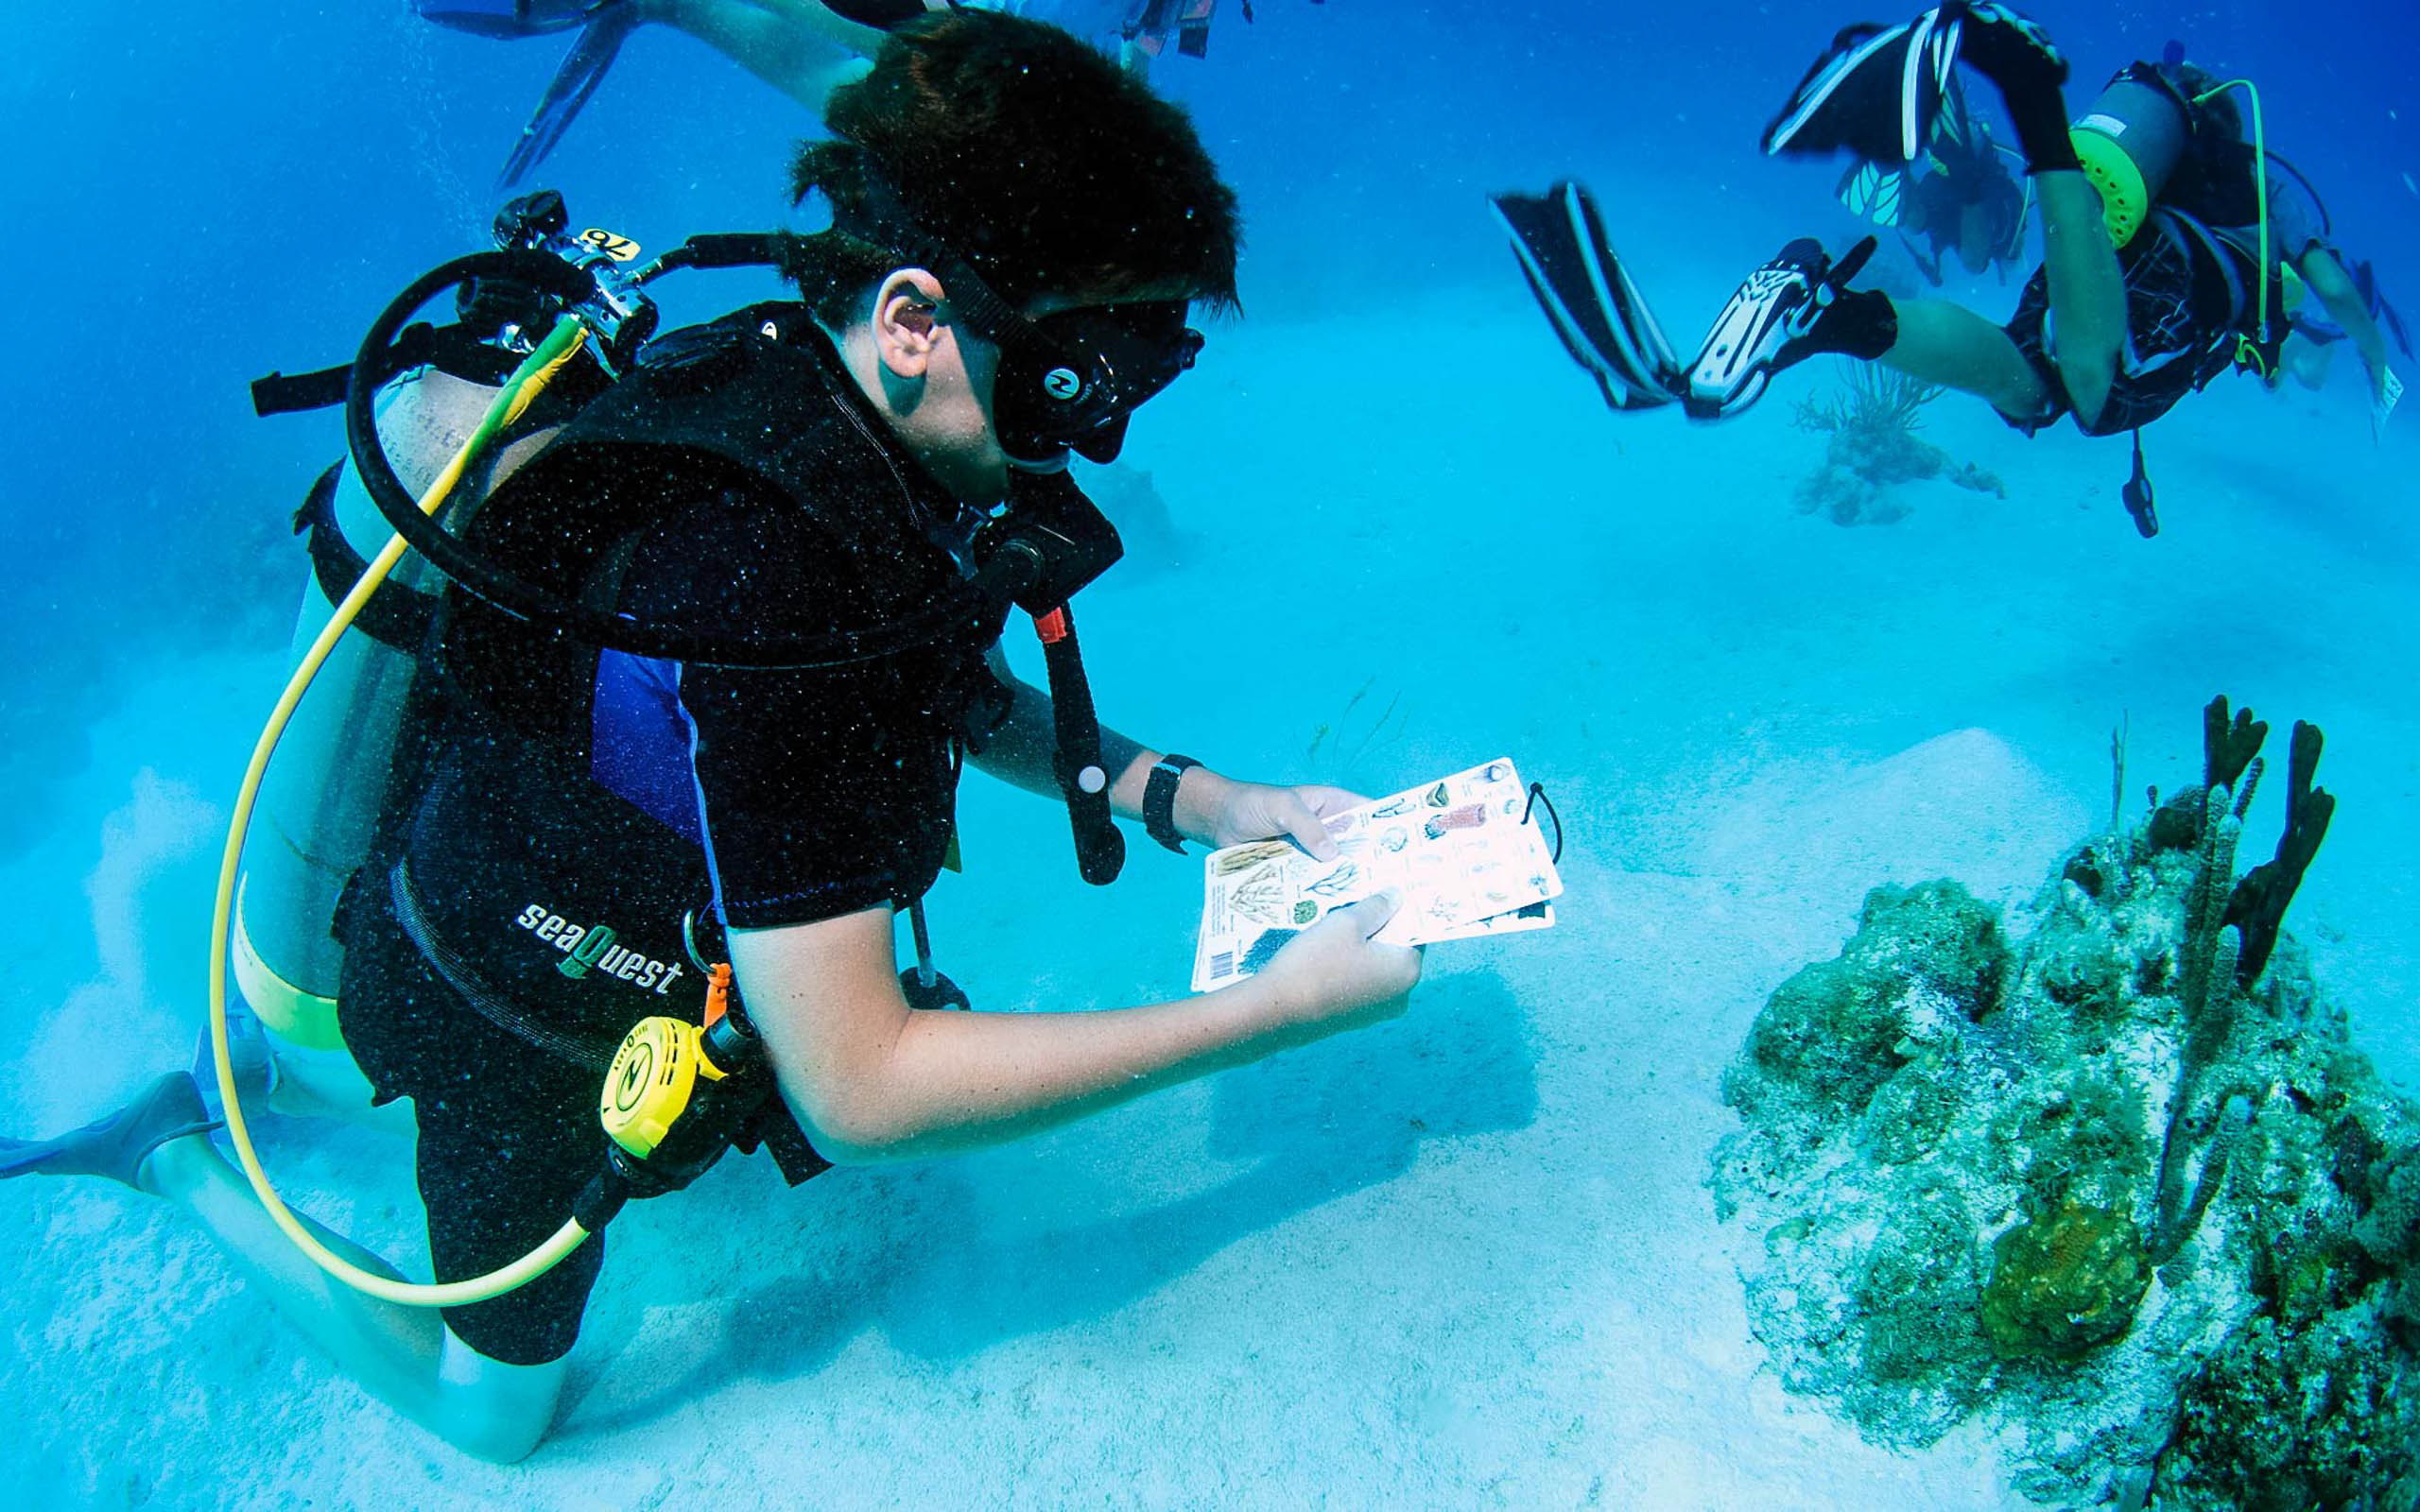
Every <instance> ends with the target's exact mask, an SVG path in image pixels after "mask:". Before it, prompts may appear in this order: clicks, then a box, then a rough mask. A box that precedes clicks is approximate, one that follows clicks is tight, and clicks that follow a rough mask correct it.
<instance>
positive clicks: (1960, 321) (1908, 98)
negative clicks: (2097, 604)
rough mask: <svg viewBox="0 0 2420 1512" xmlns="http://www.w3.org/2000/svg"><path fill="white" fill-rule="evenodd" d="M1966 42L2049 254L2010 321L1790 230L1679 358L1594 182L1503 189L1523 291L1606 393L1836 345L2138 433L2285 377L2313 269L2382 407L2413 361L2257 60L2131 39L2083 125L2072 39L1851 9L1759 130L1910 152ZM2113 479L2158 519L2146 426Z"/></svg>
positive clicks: (1810, 149)
mask: <svg viewBox="0 0 2420 1512" xmlns="http://www.w3.org/2000/svg"><path fill="white" fill-rule="evenodd" d="M1959 62H1964V63H1966V64H1969V65H1970V66H1972V67H1974V68H1975V69H1976V71H1977V72H1978V73H1979V74H1981V75H1982V76H1983V77H1986V78H1988V79H1990V80H1991V81H1992V82H1993V83H1994V84H1995V85H1997V87H1998V89H1999V91H2000V94H2001V97H2002V99H2003V100H2004V101H2005V102H2006V104H2007V107H2008V111H2009V114H2010V117H2011V118H2012V120H2013V121H2014V124H2015V127H2016V134H2017V140H2018V143H2019V145H2020V146H2022V147H2023V149H2024V153H2025V160H2026V163H2027V172H2028V174H2029V175H2030V176H2031V179H2032V180H2033V183H2034V187H2035V194H2036V197H2037V202H2038V203H2039V205H2040V208H2041V215H2042V225H2043V233H2044V248H2043V266H2042V267H2041V268H2040V269H2038V270H2037V271H2036V272H2035V273H2034V275H2033V277H2032V279H2031V281H2030V282H2029V283H2027V285H2026V288H2025V292H2024V295H2023V296H2022V298H2021V299H2020V301H2019V302H2018V306H2017V311H2016V314H2015V316H2014V318H2012V319H2011V320H2009V322H2008V323H2007V324H2006V325H1999V324H1996V323H1994V322H1992V321H1990V320H1987V319H1985V318H1983V317H1981V316H1979V315H1977V314H1975V313H1974V312H1972V311H1969V310H1967V309H1965V308H1963V307H1962V306H1960V305H1956V304H1952V303H1949V302H1947V301H1938V300H1925V301H1894V300H1893V299H1892V298H1891V297H1890V296H1889V295H1887V294H1884V293H1883V292H1881V291H1880V290H1877V289H1851V288H1850V287H1849V286H1848V284H1849V281H1850V280H1851V279H1852V278H1853V277H1854V276H1855V275H1856V274H1857V272H1858V270H1859V269H1860V268H1861V267H1862V266H1864V264H1865V261H1866V258H1867V257H1868V256H1869V255H1870V254H1871V252H1872V251H1873V248H1874V242H1873V239H1872V238H1870V237H1869V238H1867V239H1866V240H1865V241H1864V242H1863V243H1861V244H1859V245H1858V247H1857V248H1855V249H1852V250H1851V251H1850V252H1848V253H1847V254H1845V255H1843V257H1842V258H1841V260H1840V262H1839V263H1837V264H1835V263H1834V262H1833V261H1832V260H1831V259H1830V258H1829V257H1828V256H1827V255H1825V253H1824V249H1823V248H1822V247H1821V246H1820V245H1818V244H1817V243H1816V242H1814V241H1813V240H1811V239H1801V240H1798V241H1793V242H1791V243H1790V244H1789V246H1788V247H1785V248H1784V249H1782V251H1781V252H1780V253H1779V254H1778V255H1776V256H1775V257H1774V258H1773V259H1772V261H1770V262H1768V263H1767V264H1765V266H1762V267H1760V268H1758V269H1757V270H1756V271H1755V272H1754V273H1752V274H1751V275H1750V276H1749V277H1748V279H1747V281H1746V282H1744V283H1741V284H1740V286H1739V289H1738V291H1737V293H1736V294H1734V295H1733V296H1732V298H1731V300H1730V301H1729V303H1727V304H1726V305H1725V306H1724V308H1723V311H1722V313H1721V314H1720V316H1719V317H1718V318H1716V320H1715V323H1714V327H1713V329H1712V330H1711V331H1710V332H1709V333H1708V334H1707V336H1706V338H1705V341H1704V343H1703V346H1702V347H1701V348H1700V349H1699V352H1698V355H1697V358H1696V360H1695V361H1694V362H1692V363H1689V364H1687V365H1684V364H1682V363H1681V362H1680V361H1679V360H1678V358H1677V357H1676V356H1675V355H1674V353H1673V351H1672V349H1671V347H1670V346H1669V344H1668V343H1667V342H1665V341H1664V339H1663V335H1662V333H1661V331H1660V330H1658V329H1656V328H1655V326H1654V323H1653V321H1652V318H1651V317H1649V316H1647V315H1646V313H1645V304H1644V301H1642V300H1640V299H1639V298H1638V296H1637V291H1636V290H1635V288H1634V287H1633V286H1632V285H1631V284H1630V283H1629V280H1628V279H1627V277H1626V276H1625V275H1623V274H1622V273H1621V271H1620V268H1619V265H1618V262H1617V260H1616V257H1615V255H1614V252H1613V249H1612V246H1611V244H1610V242H1609V241H1607V240H1606V238H1605V236H1604V234H1603V226H1602V224H1601V221H1600V220H1599V218H1598V216H1597V214H1596V211H1595V207H1594V205H1593V202H1590V201H1589V200H1588V199H1587V197H1586V196H1585V194H1584V193H1583V192H1582V191H1581V190H1580V189H1579V188H1578V187H1577V186H1576V185H1564V186H1561V187H1560V188H1559V189H1558V190H1557V191H1556V192H1555V193H1554V194H1553V195H1550V196H1547V197H1543V198H1541V197H1530V196H1518V195H1513V196H1504V197H1500V198H1499V199H1498V201H1497V203H1498V209H1499V212H1500V213H1501V214H1502V215H1504V218H1505V220H1506V222H1507V225H1508V227H1509V228H1510V229H1511V230H1512V232H1513V236H1514V244H1515V250H1516V252H1517V253H1518V254H1519V255H1520V257H1521V259H1522V266H1523V271H1524V272H1525V273H1526V274H1527V275H1528V277H1529V279H1530V285H1531V288H1532V291H1533V292H1535V293H1536V294H1537V296H1538V298H1539V300H1540V301H1541V303H1542V304H1543V305H1544V306H1545V308H1546V310H1547V315H1548V316H1549V318H1551V319H1552V320H1553V321H1554V323H1555V326H1556V329H1557V331H1558V332H1559V333H1560V334H1561V335H1563V337H1564V344H1565V346H1566V348H1567V349H1568V350H1570V352H1572V355H1573V356H1574V357H1575V358H1576V359H1577V360H1579V361H1580V362H1581V363H1582V366H1583V367H1585V368H1587V369H1588V370H1589V371H1590V372H1591V373H1592V374H1594V375H1595V376H1596V377H1597V378H1598V381H1599V385H1600V387H1604V388H1605V390H1606V392H1607V394H1608V397H1609V398H1612V399H1616V407H1618V408H1642V407H1650V406H1653V405H1658V404H1682V405H1683V406H1684V407H1685V410H1686V412H1687V413H1688V414H1689V415H1690V416H1692V417H1693V418H1696V419H1701V420H1716V419H1721V418H1724V417H1727V416H1732V415H1737V414H1740V413H1742V412H1744V411H1745V410H1746V409H1748V408H1749V407H1750V406H1751V405H1753V404H1755V402H1756V401H1757V400H1758V399H1759V398H1761V397H1762V396H1763V394H1764V393H1765V390H1766V389H1767V387H1769V386H1770V385H1771V383H1772V378H1773V375H1774V374H1776V373H1778V372H1780V371H1781V370H1782V369H1786V368H1789V367H1790V366H1792V365H1794V364H1796V363H1799V362H1803V361H1805V360H1806V358H1808V357H1810V356H1815V355H1818V354H1820V353H1824V352H1833V353H1838V354H1840V355H1843V356H1848V357H1855V358H1858V359H1861V360H1865V361H1877V362H1881V363H1884V364H1886V365H1888V366H1890V367H1892V368H1893V369H1897V370H1899V371H1901V372H1903V373H1906V374H1908V375H1909V376H1910V377H1913V378H1916V379H1919V380H1921V381H1923V382H1925V383H1927V384H1936V385H1939V386H1942V387H1948V388H1955V389H1958V390H1960V391H1962V392H1965V393H1970V394H1975V395H1977V396H1979V397H1980V398H1982V399H1984V400H1986V401H1987V402H1989V403H1990V404H1992V406H1993V407H1994V408H1995V409H1997V410H1998V411H1999V412H2000V414H2001V415H2002V416H2003V417H2004V418H2005V419H2006V420H2007V421H2008V422H2009V423H2010V424H2012V425H2014V426H2016V427H2017V428H2019V429H2021V430H2023V431H2025V432H2027V433H2028V434H2031V433H2033V432H2035V431H2038V430H2040V429H2041V428H2042V427H2043V426H2045V425H2048V424H2051V423H2053V422H2055V421H2057V420H2058V419H2059V418H2060V417H2062V416H2072V417H2073V418H2074V420H2075V422H2076V425H2077V428H2078V429H2080V430H2082V431H2083V432H2084V433H2085V434H2086V435H2090V436H2111V435H2117V434H2119V433H2121V432H2126V431H2135V432H2138V433H2139V430H2140V428H2141V427H2142V426H2144V425H2146V424H2149V423H2150V422H2151V421H2153V420H2156V419H2157V418H2158V417H2159V416H2161V415H2163V414H2165V413H2167V412H2168V410H2169V408H2170V407H2172V406H2173V405H2174V404H2176V402H2177V401H2178V400H2180V399H2182V398H2183V397H2184V396H2185V395H2186V394H2187V393H2190V392H2192V391H2194V390H2196V389H2198V388H2200V387H2204V386H2205V385H2206V384H2208V383H2209V382H2211V381H2212V380H2213V379H2215V378H2216V377H2218V376H2219V375H2220V374H2221V373H2223V372H2225V371H2228V370H2229V369H2249V370H2251V371H2254V372H2256V373H2258V374H2259V375H2261V376H2262V377H2263V378H2264V379H2269V378H2273V375H2274V374H2275V373H2276V371H2277V369H2278V357H2279V349H2280V348H2281V347H2282V345H2283V344H2284V342H2285V340H2286V336H2287V333H2288V327H2289V320H2290V314H2291V307H2292V304H2293V301H2295V300H2296V299H2297V298H2298V297H2299V296H2300V294H2301V293H2303V292H2304V291H2306V290H2307V291H2308V293H2309V294H2311V295H2315V296H2316V297H2317V298H2318V299H2319V301H2320V302H2321V303H2322V304H2324V305H2325V306H2326V308H2327V311H2328V313H2329V314H2330V315H2331V316H2333V317H2334V318H2335V319H2336V321H2337V323H2338V324H2339V325H2340V326H2342V328H2344V329H2345V330H2347V331H2349V332H2351V333H2352V334H2353V335H2354V338H2355V340H2356V341H2357V343H2358V344H2359V347H2360V350H2361V352H2362V356H2363V359H2364V361H2365V362H2366V363H2367V364H2368V365H2369V376H2370V393H2371V417H2372V424H2373V427H2374V429H2375V428H2377V427H2380V426H2383V424H2384V423H2385V421H2386V419H2387V417H2388V415H2389V414H2391V413H2392V411H2393V410H2394V404H2395V402H2396V400H2397V399H2398V398H2399V397H2400V396H2401V394H2402V383H2401V381H2400V380H2399V379H2398V378H2397V377H2396V376H2395V374H2394V371H2393V370H2392V369H2389V368H2388V367H2387V365H2386V353H2385V344H2384V340H2383V337H2382V336H2381V335H2379V332H2378V330H2377V323H2376V322H2375V321H2374V320H2373V319H2372V318H2371V316H2370V314H2369V311H2368V309H2367V308H2366V307H2365V301H2364V300H2363V298H2362V295H2361V293H2360V291H2359V287H2358V286H2357V285H2356V284H2355V283H2354V281H2353V279H2352V278H2351V277H2350V276H2349V275H2348V274H2347V273H2346V272H2345V269H2344V266H2343V265H2342V263H2341V262H2340V261H2339V260H2338V258H2337V257H2336V255H2335V253H2334V252H2333V251H2332V250H2331V249H2329V248H2328V246H2327V245H2326V243H2325V240H2324V238H2323V237H2322V236H2321V234H2320V233H2319V232H2318V230H2317V228H2315V227H2314V226H2312V225H2311V224H2309V223H2308V219H2307V217H2305V216H2304V215H2301V214H2300V213H2299V212H2298V210H2297V207H2296V201H2295V199H2294V197H2293V196H2291V195H2290V194H2289V193H2287V192H2285V190H2284V188H2283V187H2282V185H2281V182H2280V180H2281V175H2280V173H2279V172H2278V170H2277V169H2276V167H2275V165H2274V164H2273V163H2271V162H2270V161H2269V159H2268V157H2267V155H2266V149H2267V143H2266V140H2265V138H2266V131H2265V129H2264V128H2263V126H2262V123H2261V122H2260V120H2259V118H2258V105H2257V96H2256V94H2253V93H2252V88H2251V85H2250V84H2249V83H2248V82H2247V81H2244V80H2226V81H2222V80H2220V79H2217V78H2215V77H2211V76H2209V75H2208V74H2206V73H2204V72H2203V71H2202V70H2200V69H2199V68H2196V67H2195V66H2194V65H2192V64H2190V63H2188V62H2186V61H2185V60H2183V59H2182V57H2181V55H2180V56H2177V57H2173V58H2170V59H2169V60H2163V61H2161V62H2158V63H2137V64H2135V65H2134V66H2132V67H2130V68H2128V69H2127V70H2125V71H2124V72H2123V73H2121V74H2119V75H2118V77H2117V78H2115V79H2113V80H2112V81H2111V83H2110V85H2109V87H2108V89H2107V90H2105V91H2104V92H2103V93H2102V94H2101V95H2100V98H2099V99H2098V100H2096V102H2095V103H2094V105H2093V108H2092V109H2091V111H2089V112H2087V113H2086V114H2085V115H2084V116H2083V118H2082V119H2080V120H2077V121H2075V122H2074V123H2073V126H2072V129H2071V127H2070V123H2069V119H2068V114H2067V109H2066V99H2065V96H2064V94H2063V93H2062V90H2063V86H2064V85H2065V83H2066V77H2067V63H2066V59H2065V58H2064V57H2062V56H2061V55H2060V54H2059V52H2058V51H2057V49H2056V48H2054V47H2052V46H2051V44H2050V43H2049V39H2048V37H2047V36H2045V35H2044V34H2043V33H2042V31H2041V29H2040V28H2039V27H2038V26H2034V25H2033V24H2032V23H2031V22H2030V21H2027V20H2026V19H2025V18H2024V17H2022V16H2019V15H2017V14H2016V13H2015V12H2014V11H2012V10H2010V9H2008V8H2007V7H2005V6H2002V5H1998V4H1993V3H1988V0H1949V3H1947V4H1945V5H1943V6H1941V7H1939V8H1938V9H1933V10H1928V11H1927V12H1925V13H1924V14H1923V15H1922V16H1919V17H1917V18H1916V19H1915V20H1914V21H1912V22H1909V23H1906V24H1904V25H1902V26H1892V27H1882V26H1853V27H1850V28H1849V29H1848V30H1846V31H1843V32H1842V33H1841V35H1840V37H1839V38H1838V39H1837V41H1836V42H1835V43H1834V46H1833V49H1832V51H1831V52H1830V53H1828V54H1826V55H1825V57H1824V58H1823V59H1821V60H1818V61H1817V63H1816V65H1815V67H1814V68H1813V69H1810V70H1809V71H1808V73H1807V76H1806V78H1805V79H1804V80H1802V81H1801V83H1800V85H1799V87H1798V90H1797V92H1796V93H1795V94H1794V95H1793V96H1792V98H1791V100H1790V102H1789V105H1788V106H1787V107H1786V108H1785V109H1784V111H1783V112H1782V114H1781V115H1780V116H1779V117H1777V118H1776V119H1775V120H1774V122H1773V123H1772V126H1771V127H1770V128H1769V129H1768V130H1767V132H1766V141H1765V146H1766V149H1767V150H1768V151H1769V152H1789V153H1828V152H1831V151H1835V150H1840V149H1846V150H1849V151H1852V152H1854V153H1856V154H1857V155H1858V157H1859V158H1861V159H1863V160H1865V161H1868V162H1874V163H1886V164H1888V163H1901V164H1904V163H1909V162H1911V161H1913V160H1914V158H1915V157H1916V156H1917V154H1918V153H1919V152H1920V151H1921V150H1922V147H1923V144H1924V143H1925V141H1926V140H1927V133H1928V131H1929V129H1930V128H1931V126H1932V124H1933V123H1934V121H1936V120H1937V119H1938V118H1939V116H1940V114H1941V112H1942V111H1943V109H1944V100H1945V90H1946V87H1947V81H1948V80H1949V79H1951V78H1952V77H1953V75H1952V73H1951V69H1952V67H1953V65H1954V64H1956V63H1959ZM2238 90H2239V91H2241V92H2242V93H2243V94H2246V95H2247V97H2249V98H2251V99H2252V101H2253V106H2254V111H2253V118H2252V120H2251V121H2250V123H2249V124H2250V127H2251V129H2250V130H2249V131H2247V130H2246V129H2245V126H2246V124H2247V123H2246V122H2245V120H2244V117H2243V115H2242V113H2241V112H2239V111H2238V109H2237V108H2236V106H2235V104H2234V102H2233V100H2232V98H2231V97H2230V96H2231V94H2232V93H2234V92H2237V91H2238ZM1604 290H1612V291H1615V292H1614V295H1613V297H1612V298H1611V299H1607V298H1606V297H1605V295H1604V294H1603V293H1602V292H1600V291H1604ZM2121 496H2122V497H2123V498H2124V500H2125V502H2126V506H2127V508H2128V512H2129V513H2130V515H2131V516H2132V517H2133V519H2134V522H2135V528H2136V529H2137V530H2138V531H2140V532H2141V533H2142V534H2143V535H2145V536H2150V535H2152V534H2154V533H2156V531H2157V530H2158V528H2159V521H2158V515H2157V512H2156V509H2155V507H2154V505H2153V503H2152V492H2151V488H2150V484H2149V480H2148V478H2147V476H2146V475H2145V473H2144V472H2143V467H2142V448H2141V438H2140V436H2139V434H2137V436H2136V438H2135V473H2134V476H2133V477H2132V478H2131V479H2130V480H2129V482H2128V484H2127V486H2126V488H2125V489H2124V490H2122V494H2121Z"/></svg>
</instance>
